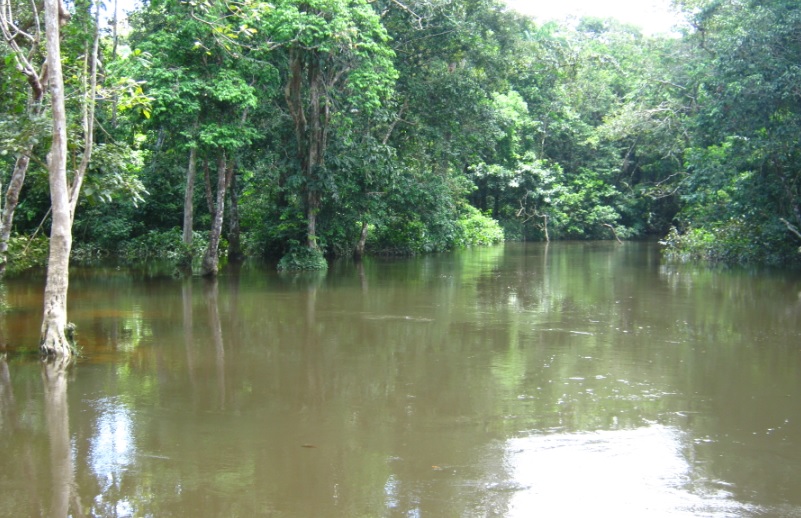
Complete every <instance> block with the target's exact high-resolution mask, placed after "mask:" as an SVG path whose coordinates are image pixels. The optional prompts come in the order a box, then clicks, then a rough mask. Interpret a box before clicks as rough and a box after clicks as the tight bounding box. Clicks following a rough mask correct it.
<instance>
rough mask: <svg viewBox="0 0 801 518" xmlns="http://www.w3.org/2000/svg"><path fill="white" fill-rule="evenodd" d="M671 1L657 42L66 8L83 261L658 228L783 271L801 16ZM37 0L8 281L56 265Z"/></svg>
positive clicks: (76, 224)
mask: <svg viewBox="0 0 801 518" xmlns="http://www.w3.org/2000/svg"><path fill="white" fill-rule="evenodd" d="M676 7H677V9H681V10H682V11H683V12H684V13H685V17H686V20H687V23H686V24H685V26H684V27H679V28H677V32H676V33H675V34H670V35H655V36H654V35H644V34H643V33H642V32H641V31H640V29H638V28H637V27H633V26H629V25H623V24H621V23H619V22H616V21H614V20H611V19H609V20H605V19H588V18H585V19H581V20H578V21H576V22H575V23H572V24H571V23H567V22H564V23H556V22H550V23H545V24H540V23H537V22H535V21H534V20H532V19H529V18H527V17H524V16H522V15H520V14H517V13H516V12H513V11H510V10H508V9H507V8H506V7H505V6H504V5H503V4H502V3H501V2H499V1H495V0H433V1H432V0H403V2H401V1H399V0H372V1H368V0H275V1H273V2H270V3H267V2H260V1H258V0H236V1H234V0H231V1H227V0H226V1H216V2H213V1H211V0H188V1H181V0H150V1H145V2H144V5H143V6H142V7H141V8H139V9H138V10H136V11H135V12H132V13H129V14H128V16H127V20H126V19H124V18H123V17H122V16H120V15H119V13H118V12H117V11H118V10H119V9H118V8H117V7H116V5H105V4H98V3H94V2H93V1H92V0H75V1H74V2H70V3H69V4H68V5H66V6H61V9H60V11H62V12H61V15H60V17H59V20H60V27H61V31H60V36H59V40H60V53H61V63H62V67H63V81H64V92H63V93H64V98H65V100H64V106H65V110H66V120H67V124H66V137H67V138H66V141H67V142H66V143H67V148H66V169H67V178H68V184H69V187H70V188H71V189H72V191H71V192H72V193H73V194H74V196H73V197H72V198H70V203H72V204H73V205H72V213H71V214H72V216H71V217H72V218H73V222H72V236H73V243H72V251H71V252H72V260H73V261H93V260H97V259H98V258H106V257H110V256H116V257H120V258H122V259H123V260H129V261H139V260H147V259H152V258H157V257H158V258H167V259H171V260H173V261H176V262H177V263H180V264H183V265H185V266H188V265H192V264H193V265H194V268H195V271H196V272H199V273H202V274H206V275H213V274H215V273H216V272H217V269H218V264H219V260H220V259H221V258H227V260H237V259H241V258H243V257H246V256H254V257H259V256H260V257H274V258H276V259H278V258H281V260H280V262H279V267H280V268H286V269H293V268H298V269H312V268H323V267H325V264H326V258H330V257H337V256H351V255H354V254H355V255H356V256H361V255H363V254H393V255H395V254H417V253H424V252H434V251H442V250H448V249H453V248H458V247H464V246H471V245H478V244H487V243H494V242H499V241H501V240H504V239H506V240H532V241H533V240H537V241H544V240H556V239H619V240H623V239H641V238H658V239H660V240H662V241H663V242H664V244H665V248H666V251H667V253H669V254H671V255H673V256H675V257H679V258H700V259H707V260H713V261H724V262H729V263H771V264H787V263H796V262H798V258H799V245H801V232H800V231H799V229H800V228H801V140H799V137H798V136H799V133H800V132H799V129H801V37H799V35H800V34H801V4H799V3H798V2H797V1H796V0H767V1H764V0H760V1H755V0H682V1H680V2H679V3H678V5H677V6H676ZM44 10H45V9H44V8H43V7H42V5H40V3H39V2H38V0H32V1H23V0H11V2H4V3H3V4H2V15H0V24H1V25H2V29H3V36H4V38H3V41H2V43H0V49H2V53H3V60H2V61H0V82H2V91H3V92H4V95H3V96H2V98H1V99H0V143H1V144H0V146H1V148H0V166H1V167H0V174H1V175H2V176H0V178H1V179H2V187H3V191H4V196H3V204H2V205H3V207H2V208H3V211H2V221H0V256H1V257H0V260H1V261H2V267H3V268H4V269H5V268H6V265H7V266H8V268H7V269H8V270H9V271H19V270H21V269H24V268H29V267H31V266H34V265H40V264H44V262H45V261H46V258H47V250H48V242H47V234H48V229H49V228H50V225H49V223H48V218H49V217H50V214H51V203H52V202H51V195H50V194H51V193H50V191H51V186H50V183H49V182H48V155H49V153H50V152H51V151H50V150H51V145H52V144H53V140H54V132H53V131H52V125H51V120H52V119H51V117H52V113H51V112H52V106H53V105H52V103H51V101H50V99H51V91H50V90H48V81H49V80H50V79H51V76H52V75H53V74H51V68H52V67H48V66H47V62H46V57H47V49H46V47H45V35H46V32H47V30H48V29H47V28H46V27H45V24H44V19H43V18H41V13H42V12H44ZM47 27H48V28H49V27H50V25H47ZM78 193H80V197H78ZM54 214H55V213H54ZM53 221H55V217H54V218H53Z"/></svg>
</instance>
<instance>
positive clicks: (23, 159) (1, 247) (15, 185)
mask: <svg viewBox="0 0 801 518" xmlns="http://www.w3.org/2000/svg"><path fill="white" fill-rule="evenodd" d="M30 152H31V150H30V149H29V150H27V154H21V155H20V156H18V157H17V161H16V163H15V164H14V172H13V173H12V174H11V181H10V182H9V183H8V189H7V190H6V203H5V205H4V206H3V213H2V216H0V277H2V276H3V275H4V274H5V272H6V264H7V263H8V240H9V239H10V238H11V227H12V226H13V224H14V211H15V210H16V209H17V203H18V202H19V193H20V191H22V185H23V184H24V183H25V174H26V173H27V172H28V164H29V163H30V161H31V158H30Z"/></svg>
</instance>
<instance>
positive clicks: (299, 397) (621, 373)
mask: <svg viewBox="0 0 801 518" xmlns="http://www.w3.org/2000/svg"><path fill="white" fill-rule="evenodd" d="M70 289H71V292H70V293H71V304H70V320H72V321H73V322H75V323H76V324H77V325H78V330H79V335H78V338H79V340H80V342H81V344H82V345H83V347H84V352H85V354H86V357H85V359H83V360H82V361H81V362H80V363H79V364H78V365H77V366H74V367H72V368H71V369H70V370H68V371H67V372H66V374H64V373H59V372H57V371H55V370H54V369H50V370H47V369H45V368H43V367H42V366H41V365H40V364H39V363H38V361H36V359H35V356H33V357H31V356H25V355H19V354H9V355H8V359H7V361H0V516H66V515H67V514H70V515H72V516H119V517H126V516H136V517H144V516H153V517H162V516H214V517H219V516H281V517H362V516H363V517H384V516H386V517H394V516H398V517H400V516H404V517H489V516H499V517H500V516H503V517H530V516H590V515H593V516H631V517H642V516H649V517H653V516H713V517H723V516H727V517H728V516H801V276H799V275H796V274H788V273H759V274H755V273H748V272H741V271H731V270H723V271H721V270H713V269H706V268H702V267H692V266H669V265H663V264H661V262H660V258H659V252H658V250H657V248H656V247H654V246H652V245H647V244H626V245H622V246H621V245H616V244H614V243H560V244H552V245H550V246H549V247H546V246H545V245H539V244H532V245H521V244H509V245H506V246H505V247H498V248H491V249H480V250H473V251H466V252H460V253H457V254H448V255H439V256H432V257H424V258H416V259H405V260H370V261H367V262H365V264H364V265H363V267H360V268H359V267H356V266H355V265H353V264H352V263H342V264H337V265H335V266H334V267H333V268H332V269H331V270H330V271H329V272H328V273H327V274H326V275H302V276H279V275H278V274H276V273H274V272H273V271H272V270H271V269H270V268H261V267H257V266H247V265H246V266H245V267H244V268H242V269H241V270H239V271H233V270H231V269H228V270H226V271H224V273H223V275H222V276H221V278H220V279H219V280H218V281H217V282H216V283H208V282H206V281H204V280H203V279H197V278H196V279H189V280H181V279H175V278H172V277H170V276H169V275H167V276H161V277H158V276H153V275H148V274H144V273H142V272H133V271H125V270H117V269H113V268H112V269H107V270H94V271H76V272H75V274H74V276H73V278H72V284H71V288H70ZM41 291H42V281H41V280H40V279H27V280H20V279H17V280H8V281H6V282H5V283H4V284H3V285H2V291H1V292H0V296H1V297H2V302H3V304H4V307H5V312H4V313H3V315H2V317H0V343H3V344H7V345H8V346H9V347H11V348H12V349H13V348H14V347H18V346H23V345H31V344H35V343H36V340H37V329H38V325H39V319H40V315H41V309H40V307H41Z"/></svg>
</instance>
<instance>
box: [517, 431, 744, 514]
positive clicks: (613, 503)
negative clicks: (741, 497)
mask: <svg viewBox="0 0 801 518" xmlns="http://www.w3.org/2000/svg"><path fill="white" fill-rule="evenodd" d="M692 447H693V446H692V441H690V440H688V437H687V435H686V434H685V433H683V432H681V431H680V430H678V429H676V428H673V427H666V426H660V425H653V426H649V427H644V428H637V429H633V430H618V431H596V432H592V433H587V432H583V433H572V434H554V435H534V436H529V437H521V438H515V439H511V440H510V441H509V442H508V444H507V447H506V458H507V462H508V464H509V466H510V468H511V470H512V476H513V478H514V480H515V483H516V484H517V487H516V488H515V489H516V490H515V493H514V496H513V497H512V499H511V502H510V506H509V513H508V514H507V516H509V517H510V518H512V517H528V516H531V512H532V510H533V509H536V510H537V512H538V514H539V513H542V515H543V516H598V515H605V516H612V515H614V516H618V517H642V516H648V517H652V516H687V517H690V516H709V517H724V516H726V517H728V516H746V515H755V514H757V513H758V512H759V509H756V508H754V507H753V506H749V505H746V504H741V503H738V502H737V501H736V500H734V499H732V495H731V493H729V492H728V491H727V490H726V484H725V483H723V482H718V481H714V480H709V479H708V478H707V474H703V473H696V472H695V471H696V470H697V467H695V466H693V465H692V464H691V461H690V459H688V456H690V457H691V456H692Z"/></svg>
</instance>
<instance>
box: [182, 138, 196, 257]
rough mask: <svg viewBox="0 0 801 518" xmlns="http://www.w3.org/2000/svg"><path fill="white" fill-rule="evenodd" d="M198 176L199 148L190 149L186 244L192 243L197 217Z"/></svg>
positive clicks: (186, 194) (184, 238)
mask: <svg viewBox="0 0 801 518" xmlns="http://www.w3.org/2000/svg"><path fill="white" fill-rule="evenodd" d="M196 176H197V148H196V147H192V149H190V150H189V166H188V167H187V168H186V190H185V191H184V234H183V241H184V244H185V245H191V244H192V227H193V224H194V219H195V214H194V211H195V204H194V199H195V177H196Z"/></svg>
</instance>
